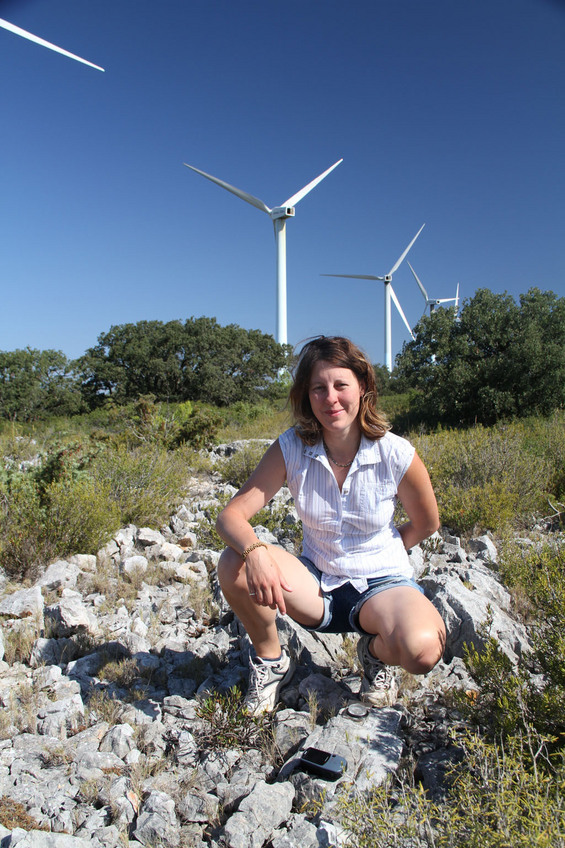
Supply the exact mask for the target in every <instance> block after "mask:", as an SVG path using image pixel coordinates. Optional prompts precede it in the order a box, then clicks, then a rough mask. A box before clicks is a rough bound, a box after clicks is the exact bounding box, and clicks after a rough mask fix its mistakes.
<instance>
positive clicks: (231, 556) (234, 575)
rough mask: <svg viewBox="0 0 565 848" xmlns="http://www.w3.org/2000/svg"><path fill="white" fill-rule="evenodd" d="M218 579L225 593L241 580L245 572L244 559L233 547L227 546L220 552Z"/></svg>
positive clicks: (217, 570) (217, 569)
mask: <svg viewBox="0 0 565 848" xmlns="http://www.w3.org/2000/svg"><path fill="white" fill-rule="evenodd" d="M216 573H217V575H218V581H219V583H220V586H221V587H222V591H223V592H224V593H225V592H226V590H228V591H229V589H231V588H232V587H234V588H235V587H236V586H237V584H238V583H239V582H241V579H242V574H243V560H242V559H241V557H240V556H239V554H237V553H236V552H235V551H234V550H233V549H232V548H225V549H224V551H222V553H221V554H220V559H219V560H218V565H217V568H216Z"/></svg>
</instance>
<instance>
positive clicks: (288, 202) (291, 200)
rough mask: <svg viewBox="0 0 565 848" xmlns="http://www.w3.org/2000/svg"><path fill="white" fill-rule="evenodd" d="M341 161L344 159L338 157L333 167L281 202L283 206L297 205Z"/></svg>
mask: <svg viewBox="0 0 565 848" xmlns="http://www.w3.org/2000/svg"><path fill="white" fill-rule="evenodd" d="M341 162H343V159H338V161H337V162H335V163H334V164H333V165H332V166H331V168H328V170H327V171H324V173H323V174H320V176H319V177H316V179H315V180H312V182H311V183H308V185H307V186H304V188H301V189H300V191H297V192H296V194H293V195H292V197H289V198H288V200H285V202H284V203H281V206H295V205H296V204H297V203H298V201H299V200H302V198H303V197H304V196H305V195H307V194H308V192H309V191H312V189H313V188H315V187H316V186H317V185H318V183H321V182H322V180H323V179H324V177H327V176H328V174H329V173H330V172H331V171H333V169H334V168H337V166H338V165H339V164H340V163H341Z"/></svg>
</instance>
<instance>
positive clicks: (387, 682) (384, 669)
mask: <svg viewBox="0 0 565 848" xmlns="http://www.w3.org/2000/svg"><path fill="white" fill-rule="evenodd" d="M377 662H378V663H379V665H380V666H381V667H380V668H378V666H377V667H376V668H375V669H374V671H375V672H376V673H375V674H374V676H373V675H372V674H371V678H370V681H371V688H372V689H389V688H390V686H391V684H392V682H393V680H394V671H393V669H392V667H391V666H389V665H385V664H384V663H381V662H380V660H377ZM371 671H373V669H371Z"/></svg>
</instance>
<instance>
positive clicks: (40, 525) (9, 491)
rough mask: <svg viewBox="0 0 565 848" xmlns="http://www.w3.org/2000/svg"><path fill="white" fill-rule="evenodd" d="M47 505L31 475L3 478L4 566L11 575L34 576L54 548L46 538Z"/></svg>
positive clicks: (0, 561)
mask: <svg viewBox="0 0 565 848" xmlns="http://www.w3.org/2000/svg"><path fill="white" fill-rule="evenodd" d="M44 521H45V508H44V507H43V506H42V503H41V499H40V493H39V488H38V486H37V484H36V483H35V481H34V479H33V477H31V475H27V474H22V473H13V474H10V475H8V476H6V477H5V478H4V480H3V481H2V480H0V565H1V566H2V567H3V568H4V569H5V571H6V574H7V575H8V576H9V577H20V578H30V579H34V578H35V577H37V573H38V570H39V567H40V565H41V563H42V562H45V560H46V559H47V560H48V559H49V558H50V557H51V555H52V554H53V549H52V547H51V546H50V544H49V541H48V540H47V539H46V538H45V531H44Z"/></svg>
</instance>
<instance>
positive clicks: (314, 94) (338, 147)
mask: <svg viewBox="0 0 565 848" xmlns="http://www.w3.org/2000/svg"><path fill="white" fill-rule="evenodd" d="M0 17H2V18H4V19H6V20H9V21H10V22H11V23H13V24H16V25H17V26H20V27H22V28H24V29H27V30H29V31H31V32H33V33H35V34H36V35H40V36H42V37H43V38H45V39H47V40H49V41H52V42H55V43H56V44H58V45H60V46H62V47H64V48H66V49H67V50H70V51H72V52H73V53H77V54H79V55H81V56H83V57H85V58H87V59H89V60H91V61H92V62H95V63H96V64H98V65H102V66H103V67H104V68H105V72H104V73H100V72H99V71H96V70H94V69H92V68H89V67H86V66H84V65H80V64H78V63H76V62H73V61H72V60H70V59H67V58H64V57H63V56H60V55H58V54H56V53H52V52H51V51H48V50H46V49H45V48H42V47H39V46H37V45H35V44H32V43H30V42H28V41H25V40H23V39H22V38H19V37H17V36H16V35H14V34H12V33H9V32H7V31H4V30H0V114H1V115H2V134H1V143H0V186H1V191H0V222H1V227H0V233H1V237H0V262H1V268H2V273H1V296H0V350H15V349H16V348H24V347H27V346H30V347H33V348H38V349H47V348H55V349H57V350H62V351H63V352H64V353H65V354H67V355H68V356H69V357H76V356H79V355H81V354H82V353H83V352H84V351H85V350H86V349H87V348H88V347H91V346H93V345H95V344H96V341H97V338H98V336H99V334H100V333H103V332H105V331H107V330H109V329H110V327H111V326H112V325H116V324H123V323H128V322H137V321H140V320H153V319H157V320H161V321H168V320H172V319H177V318H180V319H185V318H188V317H191V316H194V317H198V316H201V315H206V316H213V317H215V318H216V319H217V320H218V321H219V322H220V323H221V324H228V323H236V324H239V325H240V326H242V327H245V328H248V329H260V330H262V331H263V332H267V333H272V334H275V327H276V325H275V303H276V300H275V243H274V237H273V227H272V223H271V221H270V220H269V218H268V216H267V215H265V214H263V213H261V212H260V211H258V210H257V209H255V208H253V207H252V206H250V205H248V204H246V203H244V202H243V201H241V200H240V199H238V198H236V197H234V196H233V195H231V194H229V193H227V192H225V191H223V190H222V189H220V188H218V187H217V186H215V185H213V184H212V183H210V182H208V181H207V180H205V179H203V178H202V177H200V176H198V175H197V174H195V173H193V172H191V171H189V170H188V169H187V168H184V167H183V165H182V163H183V162H189V163H190V164H192V165H195V166H196V167H198V168H200V169H202V170H204V171H208V172H209V173H212V174H214V175H216V176H218V177H220V178H221V179H223V180H225V181H227V182H229V183H231V184H233V185H235V186H237V187H239V188H241V189H244V190H245V191H248V192H249V193H251V194H254V195H256V196H258V197H259V198H261V199H262V200H263V201H265V203H266V204H267V205H268V206H271V207H272V206H276V205H278V204H280V203H282V202H283V201H284V200H286V199H287V198H288V197H289V196H291V195H292V194H294V193H295V192H296V191H298V189H300V188H301V187H302V186H303V185H305V184H306V183H308V182H309V181H310V180H311V179H313V178H314V177H315V176H317V175H318V174H319V173H321V172H322V171H324V170H325V169H326V168H328V167H329V166H330V165H331V164H332V163H333V162H335V161H336V160H337V159H339V158H341V157H343V162H342V164H341V165H339V167H338V168H336V169H335V171H333V172H332V173H331V174H330V175H329V176H328V177H327V178H326V180H324V181H323V182H322V183H320V184H319V185H318V186H317V187H316V188H315V189H314V190H313V191H312V192H311V193H310V194H309V195H307V196H306V197H305V198H304V199H303V200H302V201H301V202H300V203H299V204H298V205H297V207H296V217H295V218H294V219H292V220H290V221H289V222H288V224H287V273H288V334H289V341H290V342H291V343H292V344H299V343H300V342H301V341H302V340H304V339H305V338H307V337H309V336H312V335H316V334H318V333H325V334H334V333H335V334H343V335H348V336H350V337H351V338H353V339H354V340H355V341H357V342H358V343H359V344H360V345H361V346H362V347H364V348H365V350H366V351H367V352H368V353H369V355H370V356H371V358H372V359H373V361H374V362H383V361H384V353H383V321H384V317H383V292H382V283H377V282H364V281H361V280H340V279H337V278H329V277H322V276H321V275H322V274H324V273H359V274H377V275H378V274H384V273H386V272H388V271H389V270H390V268H391V266H392V265H393V264H394V262H395V260H396V259H397V257H398V256H399V255H400V254H401V253H402V251H403V249H404V247H405V246H406V245H407V244H408V242H409V241H410V240H411V239H412V237H413V236H414V235H415V233H416V232H417V230H418V229H419V228H420V226H421V225H422V224H423V223H425V224H426V227H425V229H424V231H423V232H422V234H421V236H420V237H419V239H418V240H417V242H416V243H415V245H414V247H413V248H412V251H411V252H410V254H409V257H408V258H409V260H410V261H411V263H412V265H413V266H414V269H415V270H416V272H417V273H418V275H419V277H420V279H421V280H422V282H423V283H424V285H425V286H426V287H427V289H428V293H429V294H430V295H432V296H437V297H451V296H453V295H454V294H455V289H456V285H457V283H459V284H460V287H461V296H462V298H463V299H465V298H471V297H472V296H473V294H474V292H475V291H476V290H477V288H479V287H489V288H491V289H492V290H493V291H495V292H503V291H508V292H510V293H511V294H513V295H514V296H518V295H519V294H520V293H522V292H525V291H527V290H528V289H529V288H530V287H531V286H534V285H535V286H538V287H539V288H541V289H551V290H553V291H555V292H556V293H557V294H559V295H560V296H565V260H564V238H563V230H564V226H563V225H564V211H563V209H564V197H565V179H564V171H565V168H564V162H563V160H564V154H563V151H564V150H565V62H564V61H563V56H564V55H565V3H563V2H561V0H494V2H493V0H428V2H423V0H286V2H285V3H275V2H269V0H163V2H161V3H159V4H156V3H155V2H149V0H135V2H132V0H0ZM394 288H395V290H396V293H397V295H398V298H399V300H400V302H401V304H402V306H403V308H404V310H405V312H406V314H407V316H408V319H409V321H410V323H411V324H412V325H414V324H415V323H416V322H417V320H418V319H419V317H420V316H421V314H422V311H423V308H424V300H423V298H422V296H421V294H420V292H419V290H418V288H417V286H416V283H415V282H414V279H413V277H412V275H411V273H410V269H409V268H408V266H407V265H406V263H404V264H403V265H402V266H401V268H400V269H399V270H398V272H397V273H396V275H395V277H394ZM392 333H393V353H397V352H398V351H399V350H400V349H401V347H402V344H403V342H405V341H406V340H407V338H408V336H407V332H406V330H405V328H404V325H403V324H402V323H401V321H400V319H399V318H398V317H397V316H396V313H395V312H394V310H393V327H392Z"/></svg>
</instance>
